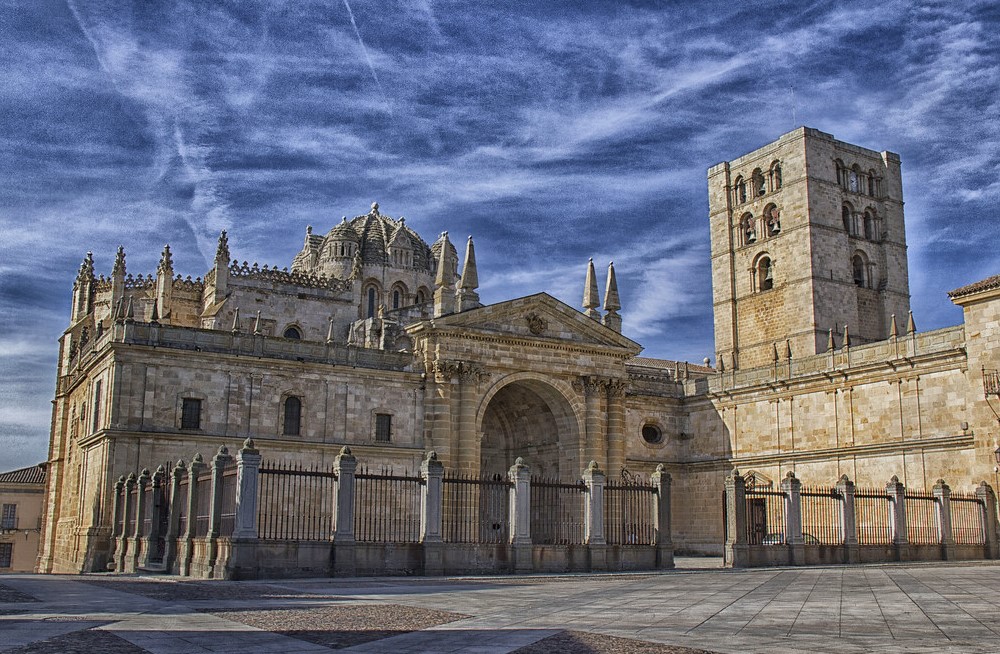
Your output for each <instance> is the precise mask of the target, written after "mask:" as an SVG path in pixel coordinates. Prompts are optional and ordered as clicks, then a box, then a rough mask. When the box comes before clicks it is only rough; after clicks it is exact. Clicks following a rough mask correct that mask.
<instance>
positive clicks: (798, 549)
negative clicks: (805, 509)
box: [781, 470, 806, 565]
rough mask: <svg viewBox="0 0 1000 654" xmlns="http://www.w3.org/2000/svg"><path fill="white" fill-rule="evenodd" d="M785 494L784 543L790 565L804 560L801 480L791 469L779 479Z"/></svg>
mask: <svg viewBox="0 0 1000 654" xmlns="http://www.w3.org/2000/svg"><path fill="white" fill-rule="evenodd" d="M781 490H782V492H784V494H785V544H786V545H788V556H789V558H790V559H791V560H790V561H789V563H791V564H792V565H804V564H805V562H806V547H805V540H804V539H803V538H802V482H801V481H799V480H798V479H796V478H795V473H794V472H792V471H791V470H789V471H788V474H787V475H785V478H784V479H783V480H782V481H781Z"/></svg>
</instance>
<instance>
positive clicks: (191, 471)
mask: <svg viewBox="0 0 1000 654" xmlns="http://www.w3.org/2000/svg"><path fill="white" fill-rule="evenodd" d="M207 467H208V466H207V465H206V464H205V460H204V459H202V457H201V454H195V455H194V456H193V457H191V465H190V466H189V467H188V496H187V525H185V528H184V533H183V534H181V538H182V540H181V542H180V547H179V548H178V549H179V554H180V574H181V575H183V576H190V575H191V557H192V556H193V555H194V544H193V543H192V539H193V538H194V532H195V529H196V526H197V522H198V477H199V476H200V475H201V472H202V470H204V469H205V468H207Z"/></svg>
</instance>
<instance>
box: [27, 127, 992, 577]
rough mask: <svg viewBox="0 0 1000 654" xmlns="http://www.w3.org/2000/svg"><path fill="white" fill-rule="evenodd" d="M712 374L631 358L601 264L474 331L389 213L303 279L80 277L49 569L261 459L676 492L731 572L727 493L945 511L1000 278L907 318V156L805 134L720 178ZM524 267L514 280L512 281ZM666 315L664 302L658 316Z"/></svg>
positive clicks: (973, 458) (694, 539)
mask: <svg viewBox="0 0 1000 654" xmlns="http://www.w3.org/2000/svg"><path fill="white" fill-rule="evenodd" d="M708 184H709V195H710V201H709V207H710V216H709V227H710V230H711V241H712V264H713V265H712V270H713V289H714V308H715V330H716V331H715V334H716V365H715V367H708V366H702V365H692V364H688V363H682V362H675V361H664V360H659V359H650V358H644V357H639V356H638V354H639V353H640V351H641V349H642V348H641V346H640V345H639V344H637V343H635V342H633V341H632V340H630V339H628V338H626V337H624V336H622V334H621V333H620V331H621V317H620V313H619V312H620V311H621V308H622V307H621V302H620V299H619V294H618V288H617V281H616V278H615V273H614V268H613V266H609V269H608V274H607V277H606V278H605V290H604V293H603V297H602V294H601V293H600V292H599V289H598V283H597V276H596V273H595V270H594V266H593V263H591V264H590V265H588V267H587V270H586V277H585V283H584V297H583V311H582V312H581V311H578V310H576V309H574V308H572V307H569V306H567V305H566V304H564V303H562V302H560V301H558V300H556V299H555V298H553V297H551V296H549V295H547V294H544V293H540V294H537V295H531V296H528V297H523V298H518V299H513V300H508V301H504V302H499V303H496V304H492V305H489V306H481V304H480V301H479V297H478V295H477V293H476V289H477V287H478V286H479V281H478V273H477V269H476V261H475V251H474V247H473V244H472V240H471V238H470V239H469V241H468V243H467V245H466V250H465V256H464V259H463V260H462V269H461V272H459V265H458V264H459V257H458V253H457V251H456V249H455V248H454V246H452V244H451V242H450V240H449V238H448V235H447V233H444V234H442V235H441V236H440V237H439V238H438V239H437V240H436V241H435V242H434V243H433V244H431V245H428V244H427V243H426V242H425V241H424V240H423V239H422V238H421V237H420V236H419V235H417V234H416V233H415V232H414V231H412V230H411V229H410V228H409V227H407V226H406V223H405V221H404V220H403V218H391V217H389V216H385V215H383V214H382V213H380V211H379V209H378V205H377V204H373V205H372V208H371V210H370V211H369V212H368V213H366V214H363V215H360V216H357V217H355V218H354V219H351V220H348V219H346V218H345V219H344V220H343V221H341V222H340V224H338V225H337V226H335V227H333V228H332V229H331V230H330V231H329V232H328V233H327V234H326V235H319V234H314V233H312V230H311V229H307V230H306V236H305V242H304V246H303V249H302V251H301V252H300V253H299V254H298V255H297V256H296V257H295V258H294V260H293V261H292V263H291V269H290V270H288V269H284V268H282V269H279V268H272V267H269V266H266V265H265V266H260V265H258V264H256V263H254V264H250V263H248V262H242V263H240V262H238V261H236V260H234V259H232V257H231V255H230V249H229V237H228V235H227V234H226V233H225V232H224V233H223V234H222V235H221V237H220V239H219V243H218V249H217V252H216V255H215V261H214V264H213V266H212V268H211V269H210V270H209V271H208V272H207V273H206V274H205V277H204V278H203V279H202V278H198V279H193V280H192V279H191V278H190V277H186V278H182V277H180V276H175V273H174V269H173V263H172V259H171V252H170V249H169V248H168V247H167V248H164V250H163V254H162V257H161V260H160V264H159V266H158V268H157V271H156V274H155V275H147V276H143V275H139V276H138V277H134V276H132V275H131V274H127V272H126V266H125V254H124V252H123V251H122V250H121V249H119V252H118V255H117V257H116V258H115V261H114V265H113V267H112V271H111V275H110V276H109V277H105V276H103V275H101V276H96V275H95V271H94V262H93V258H92V256H91V255H90V254H89V253H88V255H87V257H86V258H85V260H84V262H83V265H82V266H81V268H80V273H79V275H78V276H77V279H76V282H75V284H74V286H73V294H72V297H73V304H72V312H71V317H70V324H69V327H68V328H67V330H66V332H65V334H64V335H63V337H62V338H61V340H60V354H59V372H58V379H57V389H56V396H55V409H54V413H53V416H54V422H53V425H52V443H51V450H50V451H51V459H50V462H49V463H50V468H49V470H50V476H51V480H50V483H49V492H48V498H47V503H46V508H45V519H44V529H45V534H44V537H43V544H42V553H41V555H40V557H39V569H40V570H41V571H80V570H101V569H104V568H105V566H106V564H107V556H108V546H109V544H110V538H109V536H110V533H111V529H110V519H111V518H110V516H111V504H110V502H111V500H110V494H111V491H112V488H113V485H114V483H115V480H116V479H118V477H119V476H121V475H127V474H128V473H129V472H132V471H134V470H136V469H137V468H138V467H149V468H150V469H153V468H155V467H156V466H157V465H158V464H169V463H171V462H175V461H177V460H178V459H182V458H183V459H186V460H187V459H189V458H190V457H191V456H192V454H193V453H194V452H196V451H197V452H201V453H202V454H203V455H205V456H210V455H211V454H212V453H213V452H215V451H216V450H217V449H218V447H219V446H220V445H222V444H226V445H229V446H230V447H234V446H237V445H238V444H239V443H240V442H241V441H242V440H243V439H244V438H247V437H252V438H253V439H254V440H255V441H256V443H257V446H258V447H259V448H260V449H261V451H262V452H264V454H265V456H266V457H267V458H270V459H284V460H288V461H294V462H301V463H308V464H311V465H321V466H323V465H329V464H330V463H331V462H332V460H333V458H334V457H335V456H336V455H337V453H338V452H339V450H340V448H341V447H342V446H343V445H350V447H351V449H352V450H353V452H354V454H355V455H356V456H357V457H358V459H359V460H361V461H362V462H366V463H368V464H370V465H373V466H385V467H391V468H394V469H400V470H402V469H409V470H415V469H416V468H417V466H418V463H419V461H420V460H421V458H422V457H423V453H424V452H425V451H426V450H430V449H433V450H435V451H436V452H437V453H438V456H439V458H440V460H441V461H442V462H443V463H444V465H445V466H446V468H447V469H448V470H449V471H454V472H459V473H462V474H467V475H481V474H496V473H502V472H503V471H505V470H506V469H507V468H508V467H509V466H510V465H511V463H512V462H513V460H514V458H515V457H517V456H522V457H524V459H525V461H526V462H527V463H528V464H529V465H530V466H531V468H532V471H534V472H536V473H538V474H542V475H546V476H549V477H560V478H563V479H574V478H577V477H578V476H579V474H580V471H581V469H582V468H583V467H584V466H585V465H586V464H587V463H588V462H589V461H591V460H593V461H596V462H597V463H598V464H599V465H600V467H601V468H603V469H604V470H606V471H607V472H608V474H609V475H612V476H619V475H621V476H627V475H628V473H648V472H650V471H652V469H653V468H654V467H655V466H656V464H658V463H661V462H662V463H664V464H665V465H666V467H667V469H668V470H669V472H670V473H671V475H672V476H673V480H674V481H673V498H674V500H673V526H674V533H673V540H674V544H675V546H676V548H677V550H678V551H680V552H685V551H687V552H698V553H707V552H721V549H722V503H721V501H720V497H721V491H722V479H723V477H724V476H725V475H726V474H728V473H729V472H730V471H731V470H732V469H733V467H738V468H739V469H740V470H741V471H743V472H746V473H747V474H748V475H749V474H752V476H753V478H754V479H755V480H757V481H758V482H759V483H764V484H766V483H767V482H769V481H771V482H774V481H776V480H778V479H780V478H781V477H782V476H783V475H784V474H785V473H786V472H788V471H794V472H795V473H796V475H797V476H798V477H799V478H800V479H802V480H803V481H804V482H805V483H808V484H825V485H831V484H832V483H834V481H835V480H836V479H837V478H838V477H840V475H842V474H847V475H849V476H850V477H851V478H852V479H854V480H855V481H857V482H858V483H859V484H865V485H879V484H882V485H884V484H885V482H886V481H887V480H888V479H889V477H890V476H892V475H897V476H898V477H899V478H900V479H901V480H902V481H903V483H905V484H907V485H909V486H912V487H916V488H929V487H930V486H931V485H933V483H934V481H935V480H936V479H937V478H939V477H943V478H945V479H946V480H947V481H948V482H949V483H950V484H951V486H952V487H953V488H954V489H956V490H969V489H971V487H972V484H973V483H976V482H978V481H979V480H981V479H988V478H990V477H992V475H993V465H994V461H993V456H992V452H993V449H994V448H995V447H996V439H997V436H996V434H997V418H996V414H994V413H993V412H992V410H993V409H997V410H1000V395H998V394H1000V381H998V377H997V373H996V371H997V369H998V368H1000V347H998V346H1000V327H998V325H1000V277H993V278H990V279H988V280H984V281H983V282H979V283H977V284H973V285H970V286H967V287H964V288H962V289H958V290H956V291H953V292H952V294H951V297H952V300H953V301H954V302H955V303H956V304H958V305H960V306H962V307H963V310H964V323H963V324H962V325H958V326H955V327H949V328H945V329H939V330H936V331H932V332H923V333H917V332H916V331H915V325H914V320H913V318H912V316H910V314H909V287H908V281H907V279H908V276H907V263H906V256H905V248H906V241H905V236H904V229H903V211H902V189H901V181H900V175H899V158H898V156H897V155H894V154H892V153H889V152H882V153H878V152H874V151H871V150H867V149H864V148H860V147H857V146H853V145H850V144H847V143H842V142H840V141H837V140H836V139H834V138H833V137H832V136H830V135H828V134H824V133H822V132H819V131H817V130H813V129H808V128H800V129H798V130H795V131H793V132H790V133H789V134H786V135H784V136H782V137H781V138H779V139H778V140H777V141H775V142H774V143H772V144H769V145H767V146H765V147H763V148H761V149H759V150H757V151H755V152H753V153H750V154H748V155H746V156H744V157H740V158H739V159H736V160H734V161H731V162H726V163H722V164H719V165H717V166H713V167H712V168H711V169H710V170H709V173H708ZM511 259H512V264H511V265H512V266H516V265H517V259H516V256H513V257H511ZM662 301H663V302H671V301H672V298H670V297H663V298H662Z"/></svg>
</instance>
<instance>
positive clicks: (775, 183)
mask: <svg viewBox="0 0 1000 654" xmlns="http://www.w3.org/2000/svg"><path fill="white" fill-rule="evenodd" d="M780 188H781V164H780V163H778V162H777V161H775V162H774V163H773V164H771V190H772V191H777V190H779V189H780Z"/></svg>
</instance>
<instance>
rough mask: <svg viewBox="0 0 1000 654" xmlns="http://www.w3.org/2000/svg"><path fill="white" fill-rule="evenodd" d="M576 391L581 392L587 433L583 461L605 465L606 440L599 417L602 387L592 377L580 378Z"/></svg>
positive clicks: (602, 393)
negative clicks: (579, 390) (580, 390)
mask: <svg viewBox="0 0 1000 654" xmlns="http://www.w3.org/2000/svg"><path fill="white" fill-rule="evenodd" d="M577 388H578V389H582V390H583V398H584V400H583V401H584V407H585V414H584V421H585V423H584V424H585V425H586V429H587V433H586V435H585V436H584V439H583V440H584V442H583V456H584V457H586V459H585V460H592V461H597V462H598V464H600V463H602V462H603V463H604V464H605V465H606V464H607V460H608V439H607V435H606V434H605V433H604V419H603V417H602V416H601V399H602V397H603V396H604V385H603V384H601V383H600V382H598V381H597V379H596V378H594V377H581V378H580V382H579V385H578V386H577Z"/></svg>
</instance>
